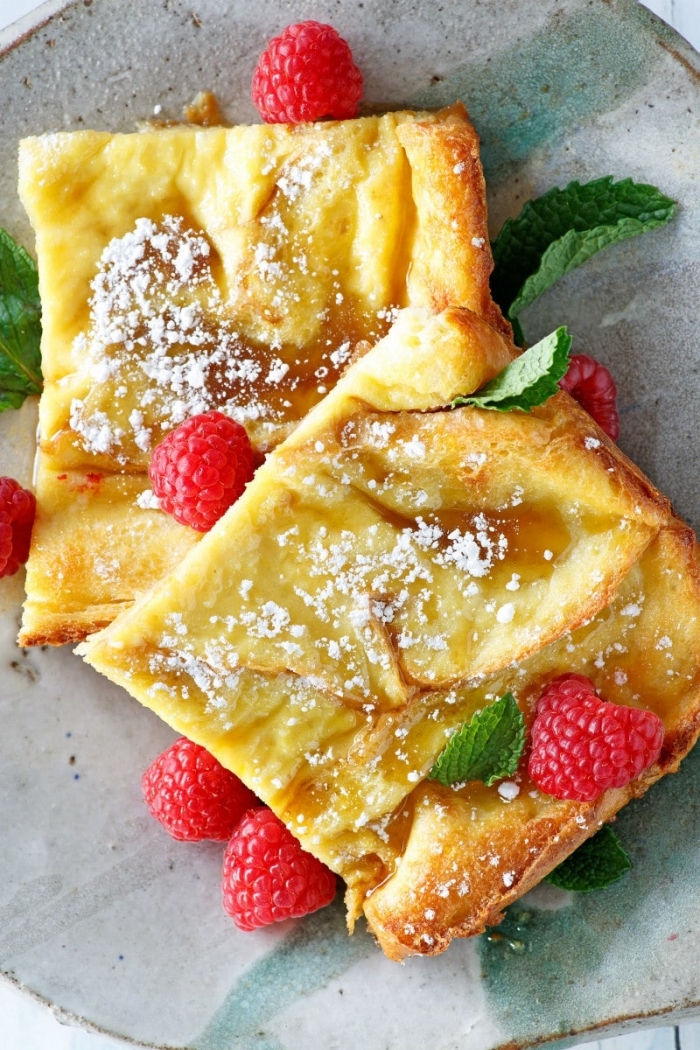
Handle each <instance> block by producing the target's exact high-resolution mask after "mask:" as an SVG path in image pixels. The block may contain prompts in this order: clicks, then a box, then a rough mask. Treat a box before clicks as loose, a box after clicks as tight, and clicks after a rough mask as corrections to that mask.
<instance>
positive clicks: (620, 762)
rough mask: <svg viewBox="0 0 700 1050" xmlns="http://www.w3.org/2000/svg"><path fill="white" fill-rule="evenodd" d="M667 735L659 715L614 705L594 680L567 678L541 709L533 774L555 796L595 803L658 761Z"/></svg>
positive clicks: (532, 756) (548, 694)
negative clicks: (598, 692) (599, 693)
mask: <svg viewBox="0 0 700 1050" xmlns="http://www.w3.org/2000/svg"><path fill="white" fill-rule="evenodd" d="M663 735H664V729H663V724H662V722H661V719H660V718H659V717H658V716H657V715H655V714H654V713H653V711H641V710H639V709H638V708H636V707H625V706H624V705H622V704H613V703H608V701H606V700H601V699H600V697H598V696H596V693H595V689H594V687H593V683H592V682H591V681H590V679H588V678H584V676H583V675H580V674H566V675H563V676H562V677H561V678H557V679H556V681H554V682H552V683H551V684H550V685H549V686H548V687H547V689H546V691H545V692H544V694H543V696H542V698H541V699H540V701H539V703H538V705H537V715H536V718H535V721H534V723H533V726H532V749H531V752H530V758H529V761H528V773H529V774H530V777H531V778H532V780H533V781H534V782H535V784H537V786H538V788H539V789H540V790H541V791H544V792H545V793H546V794H548V795H553V796H554V798H561V799H573V800H575V801H577V802H592V801H593V799H596V798H598V796H599V795H601V794H602V793H603V792H604V791H607V790H608V788H620V787H624V786H625V784H628V783H629V782H630V780H633V779H634V778H635V777H637V776H639V774H640V773H641V772H642V770H644V769H646V768H647V767H648V766H650V765H651V764H652V763H653V762H655V761H656V759H657V758H658V756H659V752H660V751H661V743H662V740H663Z"/></svg>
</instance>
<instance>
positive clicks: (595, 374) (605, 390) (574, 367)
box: [559, 354, 620, 441]
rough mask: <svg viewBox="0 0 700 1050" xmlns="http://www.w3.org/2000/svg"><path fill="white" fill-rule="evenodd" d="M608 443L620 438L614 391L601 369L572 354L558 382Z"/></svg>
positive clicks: (611, 380) (589, 359) (592, 361)
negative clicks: (590, 418)
mask: <svg viewBox="0 0 700 1050" xmlns="http://www.w3.org/2000/svg"><path fill="white" fill-rule="evenodd" d="M559 386H560V387H561V388H562V390H566V391H568V393H570V394H571V396H572V397H573V398H575V400H576V401H578V403H579V405H581V407H582V408H585V410H586V412H588V414H589V415H590V416H593V418H594V419H595V421H596V423H597V424H598V426H599V427H600V428H601V429H602V430H604V431H605V433H606V434H607V435H608V437H609V438H611V440H612V441H617V439H618V437H619V436H620V421H619V418H618V415H617V403H616V398H617V387H616V386H615V380H614V379H613V377H612V376H611V375H610V372H609V371H608V370H607V368H606V367H605V365H601V363H600V361H596V360H595V358H593V357H588V355H587V354H572V355H571V359H570V362H569V371H568V372H567V373H566V375H565V376H564V378H563V379H561V380H560V381H559Z"/></svg>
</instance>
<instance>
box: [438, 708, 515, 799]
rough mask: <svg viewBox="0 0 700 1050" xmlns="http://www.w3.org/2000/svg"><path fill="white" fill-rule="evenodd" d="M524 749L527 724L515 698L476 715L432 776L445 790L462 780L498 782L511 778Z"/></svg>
mask: <svg viewBox="0 0 700 1050" xmlns="http://www.w3.org/2000/svg"><path fill="white" fill-rule="evenodd" d="M524 746H525V722H524V719H523V716H522V712H521V710H520V708H519V707H518V705H517V704H516V702H515V700H514V698H513V694H512V693H506V694H505V696H503V697H501V699H500V700H497V701H496V702H495V703H494V704H491V705H490V706H489V707H486V708H484V710H483V711H481V712H479V713H477V714H475V715H474V716H473V718H472V720H471V721H470V722H468V723H467V724H466V725H463V726H462V728H461V729H460V730H459V731H458V732H457V733H455V735H454V736H453V737H452V739H451V740H450V742H449V743H448V744H447V746H446V747H445V748H444V749H443V751H442V752H441V753H440V755H439V756H438V758H437V761H436V762H435V765H434V766H433V768H432V769H431V771H430V773H429V777H430V779H431V780H437V781H439V782H440V783H441V784H444V785H445V787H449V786H450V785H451V784H456V783H458V782H459V781H463V780H483V782H484V783H485V784H486V785H487V787H490V786H491V784H493V782H494V781H495V780H502V779H503V777H509V776H512V775H513V773H515V771H516V770H517V768H518V762H519V761H520V756H521V755H522V753H523V748H524Z"/></svg>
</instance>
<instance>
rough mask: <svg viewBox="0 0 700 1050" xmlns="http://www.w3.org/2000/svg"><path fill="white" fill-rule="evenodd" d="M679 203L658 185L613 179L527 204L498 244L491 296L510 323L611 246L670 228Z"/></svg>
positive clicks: (557, 191) (555, 192)
mask: <svg viewBox="0 0 700 1050" xmlns="http://www.w3.org/2000/svg"><path fill="white" fill-rule="evenodd" d="M675 211H676V205H675V202H674V201H672V200H671V199H670V198H669V197H665V196H664V195H663V194H662V193H661V192H660V191H659V190H657V189H656V187H655V186H648V185H646V184H644V183H636V182H633V181H632V179H623V180H622V181H621V182H613V177H612V175H606V176H604V177H603V178H601V179H594V180H593V181H592V182H586V183H584V184H583V185H581V183H579V182H570V183H569V185H568V186H566V187H565V188H564V189H563V190H562V189H558V188H556V187H555V188H554V189H552V190H549V192H548V193H545V194H543V195H542V196H541V197H538V198H537V199H536V200H533V201H528V203H527V204H526V205H525V206H524V208H523V210H522V211H521V212H520V215H518V216H517V218H515V219H508V220H507V221H506V222H505V223H504V225H503V228H502V230H501V231H500V233H499V234H498V236H497V237H496V240H495V241H494V243H493V245H492V248H493V259H494V272H493V274H492V277H491V291H492V294H493V297H494V299H495V300H496V302H497V303H498V304H499V306H500V307H501V309H502V310H503V311H504V313H505V314H507V316H508V317H510V318H515V317H516V316H517V315H518V314H519V313H520V311H521V310H523V309H524V308H525V307H526V306H529V304H530V303H531V302H533V301H534V300H535V299H536V298H537V296H539V295H541V294H542V292H543V291H545V290H546V289H547V288H549V287H550V285H552V284H554V282H555V281H556V280H557V279H558V278H559V277H562V276H563V275H564V274H565V273H568V272H569V271H570V270H573V269H574V268H575V267H576V266H580V265H581V263H583V262H585V261H586V259H590V257H591V256H592V255H595V253H596V252H599V251H601V250H602V249H603V248H606V247H607V246H608V245H609V244H615V243H616V242H617V241H622V240H625V239H626V238H627V237H634V236H636V235H637V234H639V233H644V232H645V230H652V229H654V228H655V227H657V226H663V225H664V224H665V223H667V222H668V221H669V220H670V219H671V218H673V215H674V214H675Z"/></svg>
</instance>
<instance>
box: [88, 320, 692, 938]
mask: <svg viewBox="0 0 700 1050" xmlns="http://www.w3.org/2000/svg"><path fill="white" fill-rule="evenodd" d="M514 354H515V350H514V348H513V346H512V343H510V342H509V341H508V339H507V338H505V337H504V336H503V335H502V334H501V333H500V332H499V331H497V330H496V329H494V328H493V327H492V326H491V325H490V324H489V323H488V321H486V320H484V319H483V318H482V317H480V316H477V314H475V313H474V312H473V311H471V310H468V309H456V308H448V309H446V310H444V311H442V312H441V313H439V314H432V313H430V311H428V310H416V309H408V310H406V311H404V312H402V313H401V314H400V316H399V317H398V319H397V320H396V322H395V324H394V325H393V327H392V328H391V330H390V331H389V333H388V334H387V336H385V338H384V339H383V340H381V341H380V342H379V343H378V344H377V345H376V346H375V347H374V348H373V349H372V350H370V351H369V352H368V353H367V354H365V356H364V357H362V358H361V359H360V360H358V361H356V362H355V363H354V364H353V365H352V366H351V367H350V368H349V370H348V371H347V373H346V374H345V375H344V376H343V377H342V378H341V379H340V381H339V382H338V383H337V385H336V386H335V388H334V389H333V391H331V392H330V393H329V394H328V396H327V397H326V398H325V400H324V401H323V402H322V403H320V404H319V405H317V406H316V407H315V408H314V409H313V410H312V411H311V412H310V414H309V415H308V416H307V418H306V419H305V420H304V421H303V422H302V423H301V424H300V425H299V426H298V427H297V429H296V430H295V431H294V432H293V433H292V434H291V435H290V436H289V437H288V438H287V439H286V441H284V442H283V443H282V444H281V445H279V446H278V447H277V448H276V449H275V450H274V451H273V452H272V453H271V454H270V455H269V456H268V458H267V461H266V462H265V464H264V465H263V466H262V467H261V468H260V469H259V470H258V472H257V475H256V477H255V479H254V480H253V482H252V483H251V484H250V485H249V486H248V488H247V490H246V492H245V493H244V495H243V496H242V497H241V499H240V500H239V501H238V502H237V503H236V504H235V505H234V506H233V507H232V508H231V509H230V510H229V511H228V513H227V514H226V515H225V516H224V518H222V519H221V520H220V521H219V522H218V523H217V525H215V526H214V528H213V529H212V531H211V532H210V533H209V534H207V535H206V536H205V537H204V539H203V540H202V542H201V543H200V544H199V545H198V546H197V548H196V549H194V550H192V551H191V552H190V553H189V554H188V556H187V557H186V558H185V559H184V561H183V563H182V564H181V565H180V566H179V567H178V568H177V569H175V570H174V572H173V573H171V575H170V576H168V577H167V578H166V579H164V580H163V581H161V583H160V584H158V585H157V586H156V587H155V588H154V589H153V590H152V591H151V592H150V593H149V594H147V595H145V596H144V597H143V598H142V599H141V600H139V601H138V602H137V603H136V604H135V605H134V606H133V608H131V609H130V610H127V611H125V612H124V613H123V614H122V615H121V616H120V617H119V618H118V619H117V620H116V621H115V622H114V623H113V624H112V626H111V627H109V628H107V629H106V630H104V631H102V632H100V633H99V634H96V635H94V636H92V637H91V638H90V639H89V640H88V641H87V642H86V643H84V645H83V646H81V647H80V650H79V651H80V652H81V653H82V655H83V656H84V657H85V659H86V660H87V662H88V663H90V664H92V666H94V667H95V668H97V669H98V670H99V671H101V672H102V673H104V674H105V675H107V677H109V678H110V679H112V680H113V681H115V682H117V683H119V684H121V685H123V686H124V687H125V688H126V689H127V690H128V691H129V692H130V693H131V694H132V695H134V696H135V697H136V698H137V699H138V700H140V701H141V702H142V703H144V704H145V705H146V706H148V707H150V708H152V709H153V710H154V711H156V713H158V714H159V715H160V716H161V717H162V718H164V719H165V720H166V721H167V722H168V723H169V724H170V725H172V726H173V727H174V728H175V729H177V730H178V731H179V732H182V733H184V734H185V735H186V736H188V737H190V738H191V739H193V740H195V741H197V742H198V743H200V744H202V745H204V746H205V747H206V748H208V749H209V750H210V751H211V752H212V753H213V754H215V755H216V756H217V758H219V760H220V761H221V762H222V763H223V764H224V765H225V766H227V767H228V768H230V769H232V770H233V771H234V772H236V773H237V774H238V775H239V776H240V777H241V778H242V779H243V780H244V781H245V782H246V783H247V784H248V785H249V786H250V787H251V788H253V790H255V792H256V793H257V794H258V795H259V796H260V798H261V799H262V800H263V801H264V802H266V803H267V804H268V805H270V806H271V808H272V809H273V810H274V811H275V812H276V813H277V814H278V816H280V817H281V818H282V819H283V820H284V821H285V823H286V824H287V825H288V826H289V827H290V828H291V829H292V830H293V832H294V834H295V835H296V836H297V837H298V838H299V839H300V841H301V842H302V844H303V845H304V847H305V848H306V849H308V850H309V851H310V852H312V853H314V854H315V855H316V856H318V857H319V858H320V859H321V860H323V861H324V862H325V863H326V864H327V865H328V866H329V867H331V868H332V869H333V870H334V871H336V872H338V873H339V874H340V875H341V876H342V877H343V878H344V880H345V882H346V884H347V887H348V892H347V902H348V910H349V920H350V923H351V924H352V923H353V922H354V920H355V919H356V918H357V916H358V915H360V914H361V913H362V912H363V911H364V913H365V914H366V916H367V919H368V922H369V925H370V929H371V930H372V931H373V932H374V933H375V935H376V936H377V939H378V940H379V942H380V943H381V945H382V947H383V948H384V950H385V952H386V953H387V955H389V956H390V957H391V958H394V959H400V958H403V957H404V956H406V955H409V954H416V953H419V954H435V953H436V952H439V951H442V950H444V948H445V947H446V946H447V945H448V943H449V941H450V939H451V937H453V936H469V935H472V934H475V933H479V932H481V931H482V930H483V929H484V927H485V925H486V924H488V923H490V922H495V921H498V918H499V916H500V913H501V909H502V907H503V906H504V905H505V904H507V903H509V902H510V901H511V900H513V899H515V897H516V896H518V895H519V894H520V893H522V892H524V891H525V890H526V889H528V888H529V887H530V886H531V885H533V884H534V882H536V881H537V880H539V879H540V878H541V877H543V876H544V875H545V874H546V873H547V872H548V871H549V870H551V868H552V867H553V866H554V865H556V864H557V863H558V862H559V861H560V860H561V859H563V857H564V856H565V855H567V854H568V853H569V852H571V850H573V849H574V848H576V846H577V845H578V844H579V843H580V842H581V841H583V840H584V839H585V838H586V837H587V836H589V835H590V834H592V833H593V832H594V831H595V830H597V828H598V827H599V826H600V823H601V821H604V820H607V819H609V817H610V816H612V815H613V813H614V812H615V811H616V810H617V809H618V808H619V807H620V806H621V805H623V804H624V803H625V802H626V801H627V800H628V799H629V797H630V796H631V795H632V794H636V793H641V792H642V791H643V790H645V789H646V787H647V786H648V785H649V784H650V783H651V782H653V780H654V779H656V778H657V777H658V776H660V775H661V774H662V773H664V772H667V771H669V770H671V769H674V768H676V766H677V764H678V762H679V760H680V758H681V757H682V755H683V754H685V753H686V752H687V750H688V749H689V748H690V747H691V746H692V743H693V742H694V740H695V738H696V736H697V732H698V728H699V726H700V703H699V697H698V677H697V675H698V672H697V665H698V655H699V653H700V590H699V587H698V570H697V560H696V550H695V542H694V538H693V536H692V533H691V532H690V530H689V529H687V528H685V527H684V526H682V525H680V524H679V523H678V522H676V521H675V520H674V518H673V516H672V512H671V509H670V506H669V504H668V501H667V500H666V499H665V498H664V497H663V496H662V495H660V493H659V492H658V491H657V490H656V489H655V488H654V486H653V485H652V484H651V483H650V482H649V481H648V480H647V479H646V478H645V477H644V476H643V475H642V474H641V472H640V471H639V470H638V469H637V468H636V467H635V466H634V465H633V464H631V463H630V462H629V460H627V459H626V457H625V456H624V455H623V454H622V453H621V452H620V451H619V449H618V448H617V447H616V446H615V445H614V444H613V443H611V442H610V441H609V440H608V439H607V438H606V437H605V435H604V434H603V432H602V431H601V430H600V429H599V428H598V427H597V426H596V424H595V423H594V422H593V420H592V419H591V418H590V417H589V416H588V415H587V413H585V412H584V411H583V410H582V409H581V408H579V406H578V405H577V404H576V403H575V402H574V401H573V400H572V399H571V398H570V397H569V396H568V395H567V394H565V393H563V392H562V393H559V394H557V395H555V396H554V397H552V398H550V399H549V400H548V401H547V402H546V403H545V404H544V405H541V406H540V407H539V408H536V409H534V410H533V411H532V412H530V413H524V412H518V411H512V412H508V413H501V412H490V411H486V410H484V409H480V408H476V407H471V406H460V407H456V408H452V407H450V406H451V404H452V402H453V401H454V399H455V398H456V397H458V396H459V395H465V394H469V393H471V392H473V391H474V390H477V389H478V388H479V387H481V386H482V385H483V384H484V383H485V382H487V381H488V380H490V379H491V378H492V377H493V376H494V375H496V374H497V373H498V372H499V371H500V370H501V369H502V368H503V366H504V364H506V363H507V362H508V361H509V360H510V359H512V357H513V356H514ZM568 670H575V671H577V672H579V673H584V674H586V675H588V676H589V677H590V678H591V679H592V681H593V682H594V683H595V684H596V686H598V687H599V688H600V690H601V692H602V694H603V695H604V697H605V698H606V699H615V700H616V701H617V702H622V703H628V704H632V705H636V706H641V707H645V708H650V709H653V710H656V711H657V713H658V714H659V715H660V716H661V717H662V719H663V721H664V725H665V729H666V738H665V744H664V750H663V751H662V754H661V757H660V758H659V760H658V762H657V763H656V765H655V766H654V767H652V768H651V769H650V770H648V771H646V772H645V773H644V774H642V776H641V777H639V778H638V779H637V781H635V782H633V783H632V784H631V785H630V786H629V788H627V789H620V790H616V791H612V792H607V793H605V795H603V796H602V797H601V799H599V800H598V801H597V802H596V803H586V804H583V803H573V802H561V801H557V800H553V799H551V798H549V797H548V796H544V795H543V794H542V793H541V792H540V791H538V790H537V789H536V788H535V786H534V785H532V784H531V783H529V782H528V781H527V778H526V775H525V774H524V773H523V772H520V773H518V774H517V775H516V778H515V780H514V784H515V787H514V788H511V790H510V791H509V792H508V793H507V794H506V795H503V794H501V793H499V791H498V785H494V786H493V787H492V788H486V787H485V786H484V785H482V784H471V783H470V784H467V785H463V786H461V787H458V788H456V789H455V788H444V787H442V786H440V785H439V784H437V783H435V782H433V781H431V780H430V779H429V773H430V770H431V768H432V766H433V764H434V762H435V759H436V757H437V755H438V754H439V753H440V751H441V750H442V748H443V747H444V745H445V743H446V741H447V739H448V738H449V737H450V736H451V735H452V733H453V732H454V731H455V730H456V729H457V728H459V726H460V725H462V724H463V723H464V722H465V721H467V720H468V719H469V718H470V717H471V715H472V714H473V713H474V711H476V710H478V709H480V708H483V706H484V705H485V704H488V703H490V702H492V701H493V700H494V699H496V698H497V697H498V696H499V695H502V694H503V693H504V692H506V691H511V692H512V693H513V694H514V696H515V698H516V700H517V702H518V704H519V705H520V707H521V708H522V710H523V712H524V714H525V716H526V719H527V720H528V721H531V720H532V709H533V706H534V704H535V703H536V700H537V698H538V696H539V695H540V694H541V691H542V690H543V688H544V687H545V686H546V684H547V683H548V682H550V681H551V680H552V679H554V678H556V677H557V676H558V675H560V674H561V673H562V672H563V671H568Z"/></svg>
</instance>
